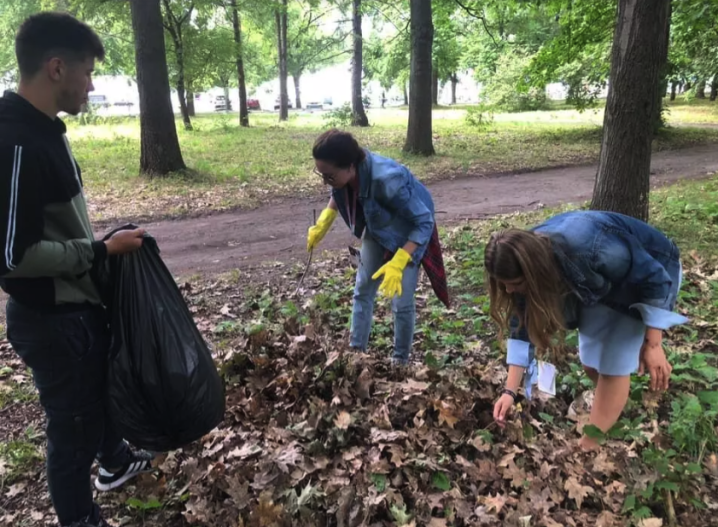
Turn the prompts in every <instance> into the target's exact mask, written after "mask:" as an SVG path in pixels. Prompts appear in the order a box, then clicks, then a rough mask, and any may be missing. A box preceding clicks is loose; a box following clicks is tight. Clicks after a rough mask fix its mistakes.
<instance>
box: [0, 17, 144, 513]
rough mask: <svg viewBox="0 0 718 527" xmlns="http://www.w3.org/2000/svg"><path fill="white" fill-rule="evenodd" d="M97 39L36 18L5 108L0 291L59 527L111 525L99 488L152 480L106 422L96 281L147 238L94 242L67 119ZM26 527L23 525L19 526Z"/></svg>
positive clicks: (59, 20)
mask: <svg viewBox="0 0 718 527" xmlns="http://www.w3.org/2000/svg"><path fill="white" fill-rule="evenodd" d="M104 54H105V52H104V49H103V45H102V43H101V41H100V39H99V38H98V36H97V35H96V34H95V33H94V32H93V30H92V29H90V28H89V27H88V26H87V25H85V24H84V23H82V22H80V21H78V20H76V19H75V18H73V17H71V16H70V15H67V14H61V13H40V14H37V15H34V16H32V17H30V18H28V19H27V20H26V21H25V22H24V23H23V24H22V26H21V27H20V29H19V31H18V34H17V38H16V55H17V60H18V65H19V69H20V83H19V89H18V93H11V92H6V93H5V94H4V96H3V97H2V98H0V170H1V172H0V243H2V245H3V247H4V249H5V250H4V253H3V255H2V257H1V258H0V285H2V288H3V290H4V291H5V292H6V293H7V294H8V295H9V296H10V300H9V302H8V304H7V336H8V340H9V341H10V343H11V344H12V346H13V348H14V349H15V351H16V352H17V354H18V355H19V356H20V357H21V358H22V359H23V361H24V362H25V363H26V364H27V366H28V367H29V368H31V369H32V372H33V377H34V380H35V385H36V386H37V389H38V392H39V394H40V403H41V404H42V406H43V408H44V409H45V414H46V416H47V480H48V486H49V489H50V496H51V498H52V502H53V505H54V507H55V510H56V512H57V515H58V519H59V521H60V525H61V526H62V527H65V526H72V527H99V526H107V525H108V524H107V523H106V522H105V521H104V520H103V519H102V517H101V515H100V511H99V508H98V506H97V505H96V504H94V503H93V500H92V489H91V482H90V469H91V466H92V463H93V460H94V459H95V458H97V460H98V461H99V463H100V475H99V477H98V478H97V480H96V482H95V485H96V487H97V488H98V489H99V490H110V489H113V488H117V487H118V486H120V485H122V484H123V483H125V482H126V481H127V480H128V479H130V478H132V477H134V476H136V475H137V474H140V473H142V472H145V471H147V470H149V469H150V468H151V467H150V463H151V460H152V455H151V454H149V453H147V452H133V451H131V450H130V448H129V446H128V445H127V443H126V442H124V441H123V439H122V438H121V437H120V436H119V435H118V434H117V432H116V431H115V429H114V427H113V425H112V423H111V422H110V420H109V419H108V415H107V412H106V409H105V408H106V391H107V379H106V377H107V375H106V371H107V361H108V350H109V341H110V336H109V330H108V322H107V318H106V315H105V311H104V308H103V307H102V305H101V301H100V296H99V293H98V291H97V288H96V286H95V284H94V283H93V280H92V276H93V274H94V271H95V270H96V269H97V268H98V267H99V266H100V265H102V264H103V263H104V261H105V259H106V257H107V255H112V254H125V253H129V252H133V251H136V250H137V249H139V248H140V246H141V245H142V236H143V231H142V230H140V229H137V230H133V231H120V232H118V233H117V234H116V235H115V236H113V237H112V238H110V239H109V240H107V241H106V242H102V241H94V238H93V233H92V228H91V225H90V220H89V218H88V214H87V206H86V203H85V196H84V193H83V189H82V179H81V173H80V168H79V167H78V165H77V163H76V162H75V159H74V157H73V155H72V152H71V150H70V146H69V143H68V141H67V138H66V136H65V125H64V123H63V122H62V121H61V120H60V119H59V118H58V114H59V113H60V112H66V113H68V114H70V115H77V114H78V113H79V112H80V109H81V108H82V106H83V104H86V103H87V100H88V93H89V92H91V91H92V90H93V86H92V72H93V68H94V62H95V59H99V60H102V59H103V58H104ZM18 521H20V523H22V520H21V519H20V520H18Z"/></svg>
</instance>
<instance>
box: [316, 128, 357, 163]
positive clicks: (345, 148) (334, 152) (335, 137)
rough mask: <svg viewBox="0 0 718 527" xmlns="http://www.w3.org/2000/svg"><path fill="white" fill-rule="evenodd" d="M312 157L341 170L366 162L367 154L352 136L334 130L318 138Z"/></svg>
mask: <svg viewBox="0 0 718 527" xmlns="http://www.w3.org/2000/svg"><path fill="white" fill-rule="evenodd" d="M312 156H313V157H314V159H318V160H320V161H326V162H327V163H331V164H333V165H335V166H337V167H339V168H349V167H350V166H352V165H354V166H358V165H359V164H360V163H361V162H362V161H364V159H365V158H366V153H365V152H364V149H363V148H361V147H360V146H359V143H357V140H356V139H354V136H353V135H352V134H350V133H348V132H342V131H341V130H337V129H336V128H333V129H331V130H327V131H326V132H324V133H323V134H322V135H320V136H319V137H318V138H317V140H316V142H315V143H314V148H313V149H312Z"/></svg>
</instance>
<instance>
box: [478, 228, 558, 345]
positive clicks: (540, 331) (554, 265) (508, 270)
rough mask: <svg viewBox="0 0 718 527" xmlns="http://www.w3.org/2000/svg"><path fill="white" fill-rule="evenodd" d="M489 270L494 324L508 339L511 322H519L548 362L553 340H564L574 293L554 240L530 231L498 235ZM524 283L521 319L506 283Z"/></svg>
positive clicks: (489, 250) (493, 239) (489, 257)
mask: <svg viewBox="0 0 718 527" xmlns="http://www.w3.org/2000/svg"><path fill="white" fill-rule="evenodd" d="M484 266H485V267H486V277H487V283H488V289H489V299H490V301H491V308H490V309H491V318H493V319H494V321H495V322H496V323H497V324H498V325H499V331H500V334H501V337H502V338H503V337H504V336H505V335H506V333H507V332H508V331H509V322H510V320H511V317H512V316H514V315H517V316H519V322H520V324H521V326H522V327H525V328H526V330H527V331H528V335H529V340H530V341H531V343H532V344H533V345H534V346H536V351H537V355H539V356H543V355H545V354H546V352H547V351H548V350H550V349H551V348H552V341H553V339H554V337H557V336H558V337H563V336H564V334H565V322H564V315H563V303H564V297H565V295H566V294H567V293H568V292H569V291H570V289H569V287H568V284H567V283H566V281H565V280H564V278H563V275H562V273H561V270H560V267H559V263H558V261H557V260H556V256H555V253H554V250H553V247H552V245H551V240H550V239H549V238H548V237H546V236H542V235H541V234H536V233H533V232H530V231H523V230H519V229H508V230H504V231H500V232H497V233H494V234H493V235H492V236H491V239H490V240H489V243H488V244H487V245H486V251H485V253H484ZM518 279H523V283H524V284H525V291H524V292H523V293H522V294H523V296H524V297H525V299H526V309H525V311H524V312H523V313H520V312H519V310H518V308H517V306H516V300H515V296H514V295H513V294H510V293H508V292H507V291H506V288H505V287H504V286H503V285H502V283H501V282H503V281H514V280H518Z"/></svg>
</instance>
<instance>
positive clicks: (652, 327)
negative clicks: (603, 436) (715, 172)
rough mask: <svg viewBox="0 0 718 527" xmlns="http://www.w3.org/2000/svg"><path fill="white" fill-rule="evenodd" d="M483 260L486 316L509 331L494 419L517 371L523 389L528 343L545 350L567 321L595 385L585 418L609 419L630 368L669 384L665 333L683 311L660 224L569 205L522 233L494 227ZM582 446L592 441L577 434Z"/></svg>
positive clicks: (671, 251) (673, 254) (615, 413)
mask: <svg viewBox="0 0 718 527" xmlns="http://www.w3.org/2000/svg"><path fill="white" fill-rule="evenodd" d="M485 267H486V271H487V274H488V283H489V289H490V300H491V315H492V317H493V318H494V320H496V321H497V323H498V324H499V325H500V328H501V329H502V331H506V330H508V331H509V339H508V345H507V351H508V359H507V362H508V364H509V376H508V380H507V383H506V389H505V390H503V393H502V395H501V398H500V399H499V400H498V401H497V403H496V406H495V407H494V417H495V419H496V420H497V421H498V422H499V423H500V424H502V423H503V422H505V417H506V413H507V411H508V410H509V408H510V407H511V406H512V405H513V402H514V399H515V397H516V391H517V389H518V388H519V385H520V383H521V378H522V377H523V376H524V374H526V380H525V388H526V393H527V396H530V389H531V385H532V384H533V383H534V381H535V376H536V366H535V364H536V362H535V358H534V350H535V349H537V350H538V351H539V355H542V354H545V353H546V352H547V351H548V350H549V349H550V348H551V345H552V339H553V338H554V337H555V336H560V335H561V334H562V332H564V331H565V330H566V329H576V328H578V332H579V356H580V359H581V363H582V364H583V367H584V370H585V371H586V373H587V375H588V376H589V377H590V378H591V380H592V381H593V382H594V384H595V386H596V393H595V398H594V403H593V408H592V410H591V418H590V419H591V420H590V424H592V425H594V426H596V427H598V428H599V429H601V430H603V431H607V430H608V429H610V428H611V426H613V425H614V424H615V422H616V421H617V420H618V418H619V416H620V414H621V412H622V411H623V408H624V406H625V404H626V401H627V400H628V395H629V389H630V375H631V374H632V373H634V372H635V371H637V370H638V371H639V372H641V373H643V372H644V371H647V372H648V374H649V375H650V377H651V388H652V389H653V390H665V389H667V388H668V379H669V377H670V374H671V369H672V368H671V366H670V364H669V363H668V361H667V360H666V356H665V354H664V352H663V347H662V338H663V331H664V330H666V329H668V328H670V327H671V326H674V325H678V324H683V323H685V322H686V321H687V319H686V318H685V317H683V316H680V315H678V314H676V313H674V312H673V308H674V306H675V303H676V298H677V296H678V291H679V289H680V284H681V275H682V270H681V263H680V254H679V251H678V248H677V247H676V245H675V244H674V243H673V242H672V241H671V240H669V239H668V238H667V237H666V236H665V235H663V234H662V233H661V232H660V231H658V230H656V229H655V228H653V227H651V226H650V225H648V224H646V223H644V222H642V221H639V220H637V219H634V218H630V217H628V216H623V215H621V214H616V213H611V212H597V211H576V212H568V213H565V214H560V215H558V216H555V217H553V218H551V219H549V220H548V221H546V222H545V223H543V224H542V225H539V226H538V227H535V228H534V229H531V230H529V231H523V230H515V229H512V230H506V231H502V232H498V233H495V234H494V235H493V236H492V237H491V240H490V241H489V243H488V245H487V246H486V253H485ZM527 370H528V372H527ZM581 445H582V446H583V447H584V448H594V447H595V446H596V443H595V442H594V441H592V440H591V439H590V438H588V437H587V436H584V437H583V438H582V439H581Z"/></svg>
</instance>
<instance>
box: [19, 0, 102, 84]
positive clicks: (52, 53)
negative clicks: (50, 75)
mask: <svg viewBox="0 0 718 527" xmlns="http://www.w3.org/2000/svg"><path fill="white" fill-rule="evenodd" d="M15 55H16V56H17V63H18V66H19V68H20V74H21V75H23V76H25V77H33V76H34V75H35V74H36V73H37V72H38V71H40V68H42V65H43V64H44V63H45V62H46V61H48V60H50V59H51V58H53V57H61V58H63V59H65V60H68V61H70V60H74V61H80V62H81V61H83V60H86V59H88V58H90V57H92V58H94V59H98V60H104V58H105V48H104V46H103V45H102V41H101V40H100V37H98V36H97V33H95V32H94V31H93V30H92V29H91V28H90V26H88V25H87V24H85V23H84V22H80V21H79V20H77V19H76V18H75V17H73V16H71V15H68V14H66V13H53V12H44V13H38V14H36V15H32V16H31V17H29V18H27V19H26V20H25V21H24V22H23V23H22V25H21V26H20V29H19V30H18V32H17V36H16V37H15Z"/></svg>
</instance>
